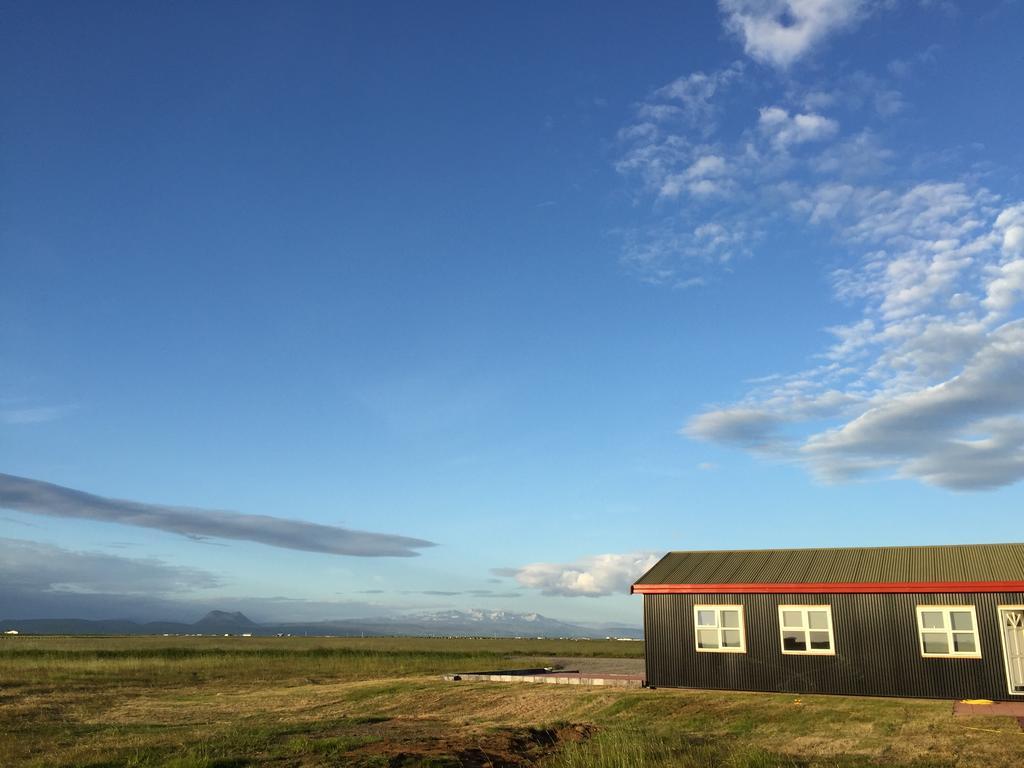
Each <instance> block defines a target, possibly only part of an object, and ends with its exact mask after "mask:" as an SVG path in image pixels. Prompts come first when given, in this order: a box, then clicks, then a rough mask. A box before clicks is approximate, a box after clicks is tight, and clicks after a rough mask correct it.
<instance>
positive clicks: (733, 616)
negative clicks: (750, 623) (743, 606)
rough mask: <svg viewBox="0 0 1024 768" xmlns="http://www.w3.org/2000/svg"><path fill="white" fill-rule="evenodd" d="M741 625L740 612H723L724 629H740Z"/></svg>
mask: <svg viewBox="0 0 1024 768" xmlns="http://www.w3.org/2000/svg"><path fill="white" fill-rule="evenodd" d="M739 625H740V612H739V611H722V626H723V627H738V626H739Z"/></svg>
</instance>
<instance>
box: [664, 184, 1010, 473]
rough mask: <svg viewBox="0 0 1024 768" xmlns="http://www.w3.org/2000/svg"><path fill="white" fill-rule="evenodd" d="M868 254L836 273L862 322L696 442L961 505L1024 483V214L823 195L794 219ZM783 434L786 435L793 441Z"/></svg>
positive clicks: (940, 194)
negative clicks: (938, 493) (817, 360)
mask: <svg viewBox="0 0 1024 768" xmlns="http://www.w3.org/2000/svg"><path fill="white" fill-rule="evenodd" d="M796 207H797V209H798V210H800V211H802V212H803V213H804V214H805V215H807V217H808V222H809V223H815V222H818V223H826V224H828V225H829V226H831V227H835V230H836V232H837V234H838V236H839V238H840V241H841V242H844V243H845V244H847V245H848V246H849V247H851V248H854V249H858V248H860V249H866V253H865V255H864V257H863V258H862V260H861V263H860V264H859V265H858V266H856V267H853V268H849V269H844V270H840V271H839V273H838V274H837V282H836V290H837V294H838V295H839V296H840V297H843V298H846V299H848V300H854V301H857V302H859V303H861V305H862V313H863V314H862V316H861V318H860V319H859V320H856V321H854V322H852V323H849V324H846V325H843V326H838V327H834V328H831V329H829V330H830V332H831V333H832V335H833V336H834V338H835V339H836V341H835V343H834V344H832V345H831V346H830V347H829V348H828V349H827V350H826V351H825V352H824V353H823V354H822V356H821V358H822V359H823V360H824V361H825V362H823V363H822V364H821V365H819V366H817V367H815V368H812V369H810V370H807V371H801V372H799V373H796V374H792V375H790V376H782V377H772V378H769V379H766V380H765V381H764V382H762V383H761V384H760V385H759V386H757V387H755V388H754V389H753V390H751V392H749V393H748V395H747V396H746V397H745V398H743V399H742V400H741V401H740V402H738V403H734V404H731V405H725V406H722V407H716V408H712V409H709V410H707V411H705V412H703V413H700V414H697V415H696V416H694V417H693V418H692V419H691V420H690V421H689V423H688V424H687V426H686V427H685V428H684V432H685V434H687V435H688V436H690V437H694V438H697V439H702V440H710V441H715V442H720V443H723V444H730V445H734V446H737V447H740V448H742V449H744V450H748V451H752V452H755V453H760V454H770V455H772V456H774V457H776V458H778V459H781V460H786V461H796V462H799V463H802V464H804V465H806V466H807V467H809V468H810V469H811V470H812V471H813V472H814V473H815V474H816V475H818V476H819V477H820V478H822V479H824V480H826V481H829V482H841V481H847V480H851V479H854V478H858V477H862V476H864V475H868V474H872V473H877V472H879V471H888V472H889V473H890V474H892V475H894V476H897V477H903V478H914V479H917V480H920V481H922V482H925V483H929V484H933V485H938V486H942V487H946V488H952V489H958V490H977V489H987V488H994V487H998V486H1002V485H1006V484H1009V483H1013V482H1016V481H1018V480H1020V479H1022V478H1024V319H1022V318H1021V317H1020V316H1021V314H1022V308H1024V307H1022V304H1024V254H1022V253H1020V251H1019V249H1018V248H1017V245H1016V240H1015V236H1011V237H1010V238H1009V239H1010V247H1009V248H1007V233H1009V232H1012V231H1013V228H1014V227H1016V226H1019V225H1018V221H1020V220H1021V218H1024V205H1014V206H1004V207H1003V208H1002V210H999V209H998V208H996V207H995V198H994V196H993V195H992V194H991V193H989V192H987V191H986V190H983V189H975V190H972V189H970V188H969V187H968V186H967V185H966V184H965V183H952V184H936V183H929V184H918V185H914V186H912V187H910V188H908V189H906V190H904V191H903V192H896V191H893V190H882V189H876V188H858V187H851V186H843V187H836V186H831V187H819V188H817V189H815V190H812V191H810V193H809V194H808V197H807V199H804V200H802V201H799V202H798V203H797V204H796ZM783 427H785V430H783Z"/></svg>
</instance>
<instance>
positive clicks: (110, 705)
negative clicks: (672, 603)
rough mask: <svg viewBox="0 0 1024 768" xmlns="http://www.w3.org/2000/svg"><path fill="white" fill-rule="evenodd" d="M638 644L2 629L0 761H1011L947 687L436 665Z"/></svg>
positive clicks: (1009, 747)
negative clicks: (647, 678)
mask: <svg viewBox="0 0 1024 768" xmlns="http://www.w3.org/2000/svg"><path fill="white" fill-rule="evenodd" d="M642 650H643V646H642V644H641V643H616V642H604V641H579V642H574V641H540V640H440V639H416V638H367V639H343V638H163V637H140V638H56V637H54V638H36V637H18V638H4V639H3V640H0V766H5V767H6V766H22V765H25V766H51V765H52V766H95V767H97V768H98V767H99V766H137V767H139V768H143V767H148V766H175V767H177V768H199V767H204V768H212V767H213V766H222V767H224V768H227V767H229V766H247V765H275V766H322V765H352V766H363V767H365V768H370V767H371V766H373V767H377V768H383V767H385V766H388V767H407V768H414V767H417V766H418V767H421V768H455V767H457V766H464V767H465V768H483V767H484V766H493V767H494V768H515V767H519V766H544V767H547V768H583V767H584V766H601V767H607V768H613V767H614V768H647V767H651V768H654V767H658V768H661V767H668V766H682V768H690V767H696V766H725V767H726V768H767V767H768V766H794V767H795V766H800V767H808V768H811V767H814V766H838V767H842V768H847V767H850V766H865V765H892V766H918V767H920V768H923V767H924V766H951V767H952V766H957V768H967V767H969V766H979V767H980V766H986V767H988V768H992V767H993V766H1008V767H1009V766H1013V767H1014V768H1020V766H1022V765H1024V735H1022V732H1021V731H1020V729H1019V728H1018V726H1017V724H1016V723H1015V722H1013V721H1012V720H1010V719H1008V718H991V719H972V720H956V719H954V718H952V717H951V716H950V704H949V702H935V701H916V700H897V699H868V698H850V697H838V696H833V697H828V696H803V697H800V698H796V697H794V696H791V695H781V694H742V693H723V692H709V691H672V690H656V691H649V690H642V691H640V690H624V689H601V688H586V687H577V686H552V685H529V684H517V683H510V684H502V683H465V682H464V683H449V682H444V681H443V680H441V679H440V675H441V674H443V673H445V672H453V671H466V670H471V669H493V668H499V667H509V666H533V665H543V664H544V663H545V662H547V661H548V660H549V659H550V658H552V657H571V656H579V657H610V656H618V657H623V656H635V655H639V654H641V653H642Z"/></svg>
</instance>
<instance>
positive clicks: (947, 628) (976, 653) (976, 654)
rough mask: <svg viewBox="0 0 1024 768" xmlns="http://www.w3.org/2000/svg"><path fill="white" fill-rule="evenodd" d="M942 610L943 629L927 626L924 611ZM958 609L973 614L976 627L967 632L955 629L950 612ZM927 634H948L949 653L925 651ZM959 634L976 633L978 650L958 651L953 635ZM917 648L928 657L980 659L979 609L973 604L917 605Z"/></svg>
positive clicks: (975, 642) (972, 617) (972, 619)
mask: <svg viewBox="0 0 1024 768" xmlns="http://www.w3.org/2000/svg"><path fill="white" fill-rule="evenodd" d="M936 611H938V612H940V613H942V615H943V619H942V623H943V628H942V629H935V628H925V626H924V621H923V620H922V617H921V615H922V614H924V613H934V612H936ZM954 611H957V612H963V611H966V612H968V613H970V614H971V623H972V624H973V625H974V629H972V630H971V631H970V633H968V632H967V630H954V629H953V622H952V621H951V620H950V617H949V614H950V613H952V612H954ZM925 633H927V634H936V635H937V634H941V633H945V634H946V641H947V643H948V644H949V652H948V653H925V650H924V636H925ZM957 634H972V635H974V647H975V649H976V650H973V651H957V650H956V644H955V643H954V642H953V635H957ZM917 649H918V650H919V651H920V652H921V656H922V657H924V658H926V659H980V658H981V631H980V629H979V627H978V611H977V610H976V609H975V607H974V606H973V605H919V606H917Z"/></svg>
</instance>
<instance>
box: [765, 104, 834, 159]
mask: <svg viewBox="0 0 1024 768" xmlns="http://www.w3.org/2000/svg"><path fill="white" fill-rule="evenodd" d="M758 125H759V127H760V128H761V130H762V131H763V132H764V133H765V134H766V135H767V136H769V137H770V138H771V141H772V144H774V145H775V147H776V148H777V149H782V150H784V149H786V148H787V147H789V146H790V145H793V144H803V143H805V142H808V141H821V140H823V139H828V138H831V137H832V136H834V135H835V134H836V133H838V131H839V123H837V122H836V121H835V120H832V119H830V118H827V117H823V116H822V115H817V114H813V113H811V114H796V115H790V114H789V112H787V111H786V110H785V109H782V108H781V107H764V108H763V109H761V114H760V117H759V119H758Z"/></svg>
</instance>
